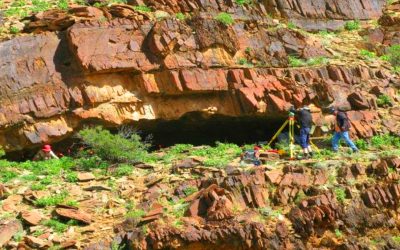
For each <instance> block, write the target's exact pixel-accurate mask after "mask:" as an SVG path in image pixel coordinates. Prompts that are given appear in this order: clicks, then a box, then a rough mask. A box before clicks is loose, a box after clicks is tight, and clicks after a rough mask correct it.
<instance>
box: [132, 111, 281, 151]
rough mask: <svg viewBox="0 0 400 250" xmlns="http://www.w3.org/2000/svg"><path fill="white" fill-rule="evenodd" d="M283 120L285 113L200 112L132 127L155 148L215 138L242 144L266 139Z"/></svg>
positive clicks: (205, 142) (206, 141) (196, 143)
mask: <svg viewBox="0 0 400 250" xmlns="http://www.w3.org/2000/svg"><path fill="white" fill-rule="evenodd" d="M285 119H286V117H285V116H268V117H267V116H243V117H230V116H222V115H212V116H207V117H204V115H203V114H202V113H190V114H187V115H185V116H183V117H181V118H180V119H178V120H173V121H166V120H153V121H150V120H147V121H140V122H139V123H138V124H136V125H134V127H135V129H136V130H137V131H138V132H139V133H140V135H141V136H142V137H143V138H145V137H147V136H149V135H150V136H151V138H152V144H153V146H154V148H155V149H156V148H159V147H169V146H172V145H175V144H181V143H185V144H192V145H195V146H197V145H214V144H215V143H216V142H217V141H219V142H225V143H235V144H238V145H243V144H249V143H258V142H266V141H268V140H270V139H271V138H272V136H273V135H274V134H275V133H276V131H277V130H278V129H279V128H280V127H281V126H282V124H283V123H284V122H285Z"/></svg>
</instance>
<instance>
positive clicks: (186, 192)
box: [183, 186, 199, 196]
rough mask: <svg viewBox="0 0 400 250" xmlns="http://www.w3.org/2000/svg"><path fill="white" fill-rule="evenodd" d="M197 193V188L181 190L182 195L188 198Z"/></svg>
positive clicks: (191, 187)
mask: <svg viewBox="0 0 400 250" xmlns="http://www.w3.org/2000/svg"><path fill="white" fill-rule="evenodd" d="M197 191H199V189H198V188H197V187H194V186H189V187H186V188H184V189H183V193H184V194H185V195H186V196H189V195H191V194H194V193H196V192H197Z"/></svg>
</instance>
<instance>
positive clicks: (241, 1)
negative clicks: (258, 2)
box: [235, 0, 252, 6]
mask: <svg viewBox="0 0 400 250" xmlns="http://www.w3.org/2000/svg"><path fill="white" fill-rule="evenodd" d="M235 3H236V4H238V5H240V6H242V5H245V4H251V3H252V0H235Z"/></svg>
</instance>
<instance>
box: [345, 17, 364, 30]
mask: <svg viewBox="0 0 400 250" xmlns="http://www.w3.org/2000/svg"><path fill="white" fill-rule="evenodd" d="M360 27H361V24H360V21H359V20H352V21H348V22H346V23H345V25H344V28H345V29H346V30H348V31H353V30H359V29H360Z"/></svg>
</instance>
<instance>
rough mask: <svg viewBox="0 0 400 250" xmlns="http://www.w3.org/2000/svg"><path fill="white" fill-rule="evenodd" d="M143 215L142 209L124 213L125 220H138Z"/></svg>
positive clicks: (144, 213)
mask: <svg viewBox="0 0 400 250" xmlns="http://www.w3.org/2000/svg"><path fill="white" fill-rule="evenodd" d="M144 215H146V212H145V211H143V210H142V209H134V210H131V211H129V212H127V213H126V215H125V218H127V219H140V218H142V217H143V216H144Z"/></svg>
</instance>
